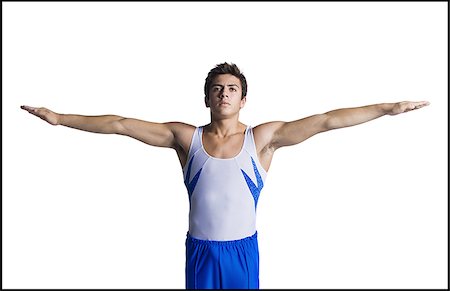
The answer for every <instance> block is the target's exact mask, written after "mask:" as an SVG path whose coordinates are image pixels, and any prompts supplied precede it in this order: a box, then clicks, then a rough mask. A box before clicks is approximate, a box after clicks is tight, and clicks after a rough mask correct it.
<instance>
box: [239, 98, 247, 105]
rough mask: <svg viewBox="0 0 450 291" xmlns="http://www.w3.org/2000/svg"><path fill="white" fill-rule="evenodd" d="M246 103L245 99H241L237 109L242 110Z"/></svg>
mask: <svg viewBox="0 0 450 291" xmlns="http://www.w3.org/2000/svg"><path fill="white" fill-rule="evenodd" d="M246 102H247V97H244V98H242V99H241V104H240V106H239V108H243V107H244V105H245V103H246Z"/></svg>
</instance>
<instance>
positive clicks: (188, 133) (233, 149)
mask: <svg viewBox="0 0 450 291" xmlns="http://www.w3.org/2000/svg"><path fill="white" fill-rule="evenodd" d="M241 125H242V126H241V127H240V130H239V131H238V132H237V133H235V134H233V135H230V136H227V137H218V136H217V135H214V134H212V133H211V132H208V131H207V130H205V132H204V134H203V139H202V141H203V145H204V148H205V150H206V152H207V153H208V154H209V155H210V156H213V157H216V158H221V159H227V158H232V157H235V156H236V155H237V154H238V153H239V151H240V150H241V148H242V144H243V142H244V134H245V128H246V126H245V125H243V124H241ZM269 130H270V128H269V126H266V125H264V124H262V125H259V126H256V127H254V128H253V133H254V138H255V146H256V151H257V153H258V159H259V161H260V163H261V165H262V167H263V168H264V170H266V171H268V170H269V168H270V163H271V161H272V158H273V153H274V149H272V148H270V146H269V142H270V137H271V136H270V133H269ZM194 131H195V127H194V126H192V125H186V124H184V125H183V126H182V127H181V128H180V129H179V130H178V131H177V134H176V135H177V145H176V147H175V150H176V152H177V155H178V158H179V160H180V164H181V167H182V168H184V166H185V165H186V162H187V154H188V152H189V146H190V144H191V139H192V134H193V133H194Z"/></svg>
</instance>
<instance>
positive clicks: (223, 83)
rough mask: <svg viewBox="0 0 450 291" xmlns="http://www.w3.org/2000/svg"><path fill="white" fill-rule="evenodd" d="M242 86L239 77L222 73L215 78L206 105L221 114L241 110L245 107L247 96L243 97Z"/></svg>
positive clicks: (213, 111)
mask: <svg viewBox="0 0 450 291" xmlns="http://www.w3.org/2000/svg"><path fill="white" fill-rule="evenodd" d="M241 97H242V86H241V81H240V80H239V78H237V77H235V76H233V75H231V74H221V75H218V76H217V77H215V78H214V80H213V82H212V84H211V86H210V89H209V98H206V97H205V103H206V107H210V108H211V112H212V113H213V114H214V113H216V114H219V115H229V114H234V113H237V112H239V110H240V109H241V108H242V107H244V105H245V102H246V98H245V97H244V98H242V99H241Z"/></svg>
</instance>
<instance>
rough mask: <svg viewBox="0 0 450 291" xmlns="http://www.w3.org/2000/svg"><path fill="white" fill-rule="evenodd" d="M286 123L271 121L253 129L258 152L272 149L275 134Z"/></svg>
mask: <svg viewBox="0 0 450 291" xmlns="http://www.w3.org/2000/svg"><path fill="white" fill-rule="evenodd" d="M284 123H285V122H283V121H271V122H266V123H262V124H259V125H257V126H255V127H253V129H252V130H253V137H254V139H255V144H256V148H257V150H258V152H259V151H261V150H263V149H265V148H267V147H270V145H271V143H272V141H273V138H274V135H275V133H276V132H277V130H278V129H280V127H281V126H282V125H283V124H284Z"/></svg>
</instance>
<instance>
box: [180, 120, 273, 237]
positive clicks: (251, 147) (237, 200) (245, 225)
mask: <svg viewBox="0 0 450 291" xmlns="http://www.w3.org/2000/svg"><path fill="white" fill-rule="evenodd" d="M202 133H203V127H197V128H196V129H195V131H194V135H193V137H192V141H191V145H190V148H189V154H188V159H187V163H186V165H185V166H184V168H183V176H184V183H185V185H186V188H187V192H188V195H189V234H190V235H191V236H192V237H194V238H198V239H202V240H214V241H230V240H238V239H242V238H245V237H249V236H251V235H253V234H255V232H256V205H257V203H258V198H259V194H260V192H261V190H262V188H263V186H264V181H265V178H266V175H267V173H266V171H265V170H264V168H263V167H262V166H261V164H260V162H259V160H258V156H257V153H256V146H255V141H254V138H253V131H252V128H251V127H250V126H247V128H246V130H245V137H244V143H243V146H242V148H241V151H240V152H239V154H237V155H236V156H235V157H233V158H227V159H221V158H215V157H212V156H210V155H209V154H208V153H207V152H206V150H205V148H204V147H203V142H202Z"/></svg>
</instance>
